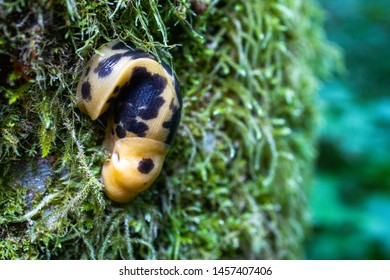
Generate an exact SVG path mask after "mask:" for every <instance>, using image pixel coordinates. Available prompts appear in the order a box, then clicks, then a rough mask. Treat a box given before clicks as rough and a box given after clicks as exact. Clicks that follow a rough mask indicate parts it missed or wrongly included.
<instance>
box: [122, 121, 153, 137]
mask: <svg viewBox="0 0 390 280" xmlns="http://www.w3.org/2000/svg"><path fill="white" fill-rule="evenodd" d="M148 129H149V126H147V124H145V123H143V122H138V121H136V120H135V119H132V120H131V121H128V122H127V124H126V130H127V131H129V132H132V133H134V134H137V136H138V137H144V136H145V135H146V131H147V130H148Z"/></svg>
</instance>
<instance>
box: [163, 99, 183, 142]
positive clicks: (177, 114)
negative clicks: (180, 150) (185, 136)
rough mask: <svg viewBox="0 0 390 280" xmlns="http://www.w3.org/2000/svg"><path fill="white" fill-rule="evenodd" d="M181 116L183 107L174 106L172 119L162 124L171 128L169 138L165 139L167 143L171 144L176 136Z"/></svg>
mask: <svg viewBox="0 0 390 280" xmlns="http://www.w3.org/2000/svg"><path fill="white" fill-rule="evenodd" d="M180 118H181V107H176V106H175V107H174V109H173V114H172V116H171V119H170V120H168V121H166V122H163V124H162V126H163V127H164V128H166V129H169V134H168V137H167V139H166V140H165V143H167V144H171V142H172V140H173V138H174V137H175V134H176V130H177V127H178V126H179V123H180Z"/></svg>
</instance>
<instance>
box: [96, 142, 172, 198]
mask: <svg viewBox="0 0 390 280" xmlns="http://www.w3.org/2000/svg"><path fill="white" fill-rule="evenodd" d="M168 150H169V145H167V144H165V143H162V142H158V141H154V140H152V139H148V138H138V137H134V138H123V139H120V140H118V141H115V144H114V147H113V151H112V156H111V159H109V160H107V161H106V162H105V163H104V165H103V170H102V178H103V183H104V185H105V191H106V194H107V196H108V197H109V198H110V199H111V200H114V201H116V202H119V203H126V202H128V201H130V200H131V199H132V198H134V197H135V196H136V195H137V194H138V193H140V192H142V191H144V190H145V189H147V188H148V187H149V186H150V185H151V184H152V183H153V182H154V180H155V179H156V178H157V177H158V175H159V174H160V172H161V168H162V166H163V163H164V159H165V156H166V155H167V153H168Z"/></svg>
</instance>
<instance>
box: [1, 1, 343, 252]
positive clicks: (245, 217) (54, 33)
mask: <svg viewBox="0 0 390 280" xmlns="http://www.w3.org/2000/svg"><path fill="white" fill-rule="evenodd" d="M0 5H1V10H2V11H4V12H2V13H1V15H0V29H1V30H2V32H1V34H2V35H1V38H0V54H1V57H0V58H1V60H2V61H4V62H6V63H2V65H1V66H0V67H1V73H2V75H3V76H4V75H5V76H6V77H7V78H6V79H2V80H1V84H0V90H1V98H0V127H1V133H2V138H1V140H0V165H1V171H0V172H1V175H0V183H1V186H0V194H1V202H0V213H1V214H0V226H1V230H0V238H1V241H0V257H1V258H5V259H34V258H39V259H42V258H65V259H80V258H82V259H118V258H123V259H133V258H141V259H144V258H152V259H153V258H158V259H203V258H211V259H220V258H226V259H231V258H278V259H280V258H282V259H284V258H300V257H302V250H301V249H302V248H301V244H302V241H303V239H304V236H305V229H306V227H307V222H308V212H307V208H306V187H307V185H308V182H309V181H310V176H311V170H312V163H313V159H314V158H315V126H316V118H317V116H316V112H317V109H316V106H315V98H316V95H315V93H316V89H317V84H318V80H319V79H320V78H322V77H325V76H326V75H327V74H329V73H330V71H331V70H332V67H333V65H334V62H336V61H338V53H337V51H336V50H335V48H333V47H332V46H330V45H329V44H328V43H327V42H326V39H325V37H324V35H323V31H322V14H321V10H320V8H319V7H317V5H316V2H315V1H299V0H295V1H293V0H269V1H260V0H250V1H243V0H242V1H222V0H220V1H213V0H209V1H207V0H192V1H187V0H167V1H158V4H157V1H154V0H149V1H146V0H145V1H143V0H136V1H122V0H118V1H89V0H86V1H74V0H66V1H64V0H62V1H49V2H47V1H24V0H20V1H3V2H2V3H1V4H0ZM111 39H120V40H122V41H126V42H131V43H132V44H134V45H135V46H136V47H138V48H140V49H143V50H145V51H147V52H152V53H154V54H155V55H156V56H158V57H159V58H160V59H162V60H165V61H167V62H168V63H169V64H171V65H172V66H173V68H174V69H175V71H176V73H177V76H178V78H179V80H180V83H181V88H182V92H183V104H184V108H183V117H182V123H181V125H180V127H179V130H178V133H177V136H176V139H175V141H174V145H173V147H172V149H171V152H170V154H169V155H168V158H167V160H166V163H165V165H164V170H163V172H162V174H161V176H160V177H159V178H158V180H157V181H156V182H155V184H154V185H153V186H152V187H151V188H150V189H149V190H148V191H146V192H144V193H142V194H141V195H140V196H138V197H137V198H136V199H135V200H134V201H132V202H131V203H129V204H127V205H118V204H115V203H113V202H111V201H109V200H108V199H107V198H106V197H105V196H104V193H103V191H102V190H103V186H102V184H101V182H100V178H99V177H100V168H101V165H102V163H103V162H104V160H105V159H106V158H107V157H108V154H107V153H106V152H105V151H104V150H103V149H102V148H101V143H102V140H103V137H104V117H103V118H102V120H101V121H96V122H92V121H91V120H90V119H88V117H87V116H85V115H84V114H82V113H81V112H80V111H79V110H78V109H77V108H76V106H75V90H76V86H77V82H78V77H79V75H80V73H81V72H82V67H83V65H84V64H85V62H86V60H87V59H88V58H89V57H91V55H92V54H93V53H94V52H95V51H96V50H97V49H98V48H99V46H100V45H101V44H103V43H105V42H107V41H108V40H111ZM17 166H18V167H19V169H18V168H15V167H17ZM42 166H44V168H43V170H44V171H42V172H39V171H37V170H41V169H42ZM20 169H21V170H31V172H27V176H21V177H20V178H17V177H18V175H17V174H18V172H20ZM18 170H19V171H18ZM45 170H46V171H45ZM37 178H41V179H40V180H38V181H36V180H35V179H37ZM42 178H44V180H43V179H42ZM31 192H32V193H33V195H31V194H30V195H29V193H31Z"/></svg>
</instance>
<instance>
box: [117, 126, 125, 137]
mask: <svg viewBox="0 0 390 280" xmlns="http://www.w3.org/2000/svg"><path fill="white" fill-rule="evenodd" d="M115 132H116V135H117V136H118V137H119V138H124V137H125V136H126V130H125V129H124V128H123V126H121V125H117V126H116V129H115Z"/></svg>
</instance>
